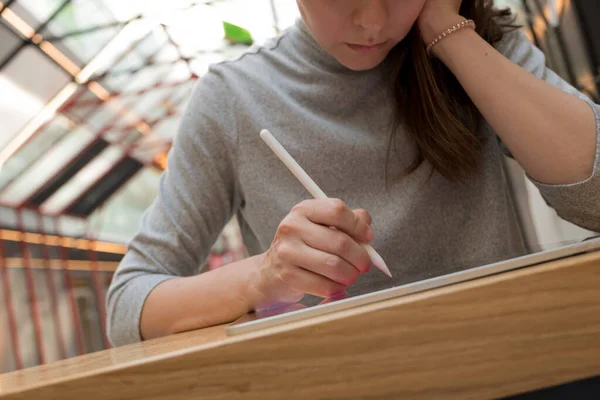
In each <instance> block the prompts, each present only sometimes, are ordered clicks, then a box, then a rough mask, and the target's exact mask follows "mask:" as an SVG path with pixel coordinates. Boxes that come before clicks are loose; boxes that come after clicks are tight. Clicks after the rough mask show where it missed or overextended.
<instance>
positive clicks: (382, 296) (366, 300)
mask: <svg viewBox="0 0 600 400" xmlns="http://www.w3.org/2000/svg"><path fill="white" fill-rule="evenodd" d="M598 250H600V237H593V238H589V239H587V240H584V241H582V242H577V243H574V244H570V245H567V246H563V247H559V248H556V249H551V250H545V251H540V252H537V253H533V254H528V255H525V256H521V257H517V258H511V259H509V260H505V261H500V262H496V263H493V264H487V265H483V266H480V267H475V268H471V269H467V270H464V271H459V272H454V273H451V274H447V275H441V276H437V277H434V278H431V279H426V280H422V281H418V282H413V283H409V284H406V285H402V286H397V287H393V288H390V289H384V290H380V291H376V292H372V293H367V294H362V295H358V296H354V297H350V298H340V299H327V300H325V301H324V302H323V303H321V304H319V305H315V306H312V307H306V306H303V305H300V304H290V305H287V306H285V307H280V308H277V309H271V310H266V311H259V312H256V313H251V314H247V315H244V316H242V317H241V318H239V319H238V320H236V321H235V322H233V323H232V324H231V325H229V326H228V327H227V328H226V332H227V334H228V335H230V336H234V335H239V334H242V333H249V332H254V331H257V330H259V329H265V328H270V327H274V326H278V325H282V324H286V323H290V322H295V321H300V320H304V319H307V318H313V317H317V316H321V315H325V314H328V313H332V312H336V311H341V310H347V309H350V308H353V307H359V306H364V305H366V304H372V303H377V302H380V301H383V300H389V299H393V298H398V297H402V296H407V295H410V294H415V293H419V292H423V291H426V290H431V289H435V288H440V287H444V286H448V285H453V284H456V283H460V282H466V281H470V280H473V279H478V278H482V277H486V276H491V275H496V274H500V273H503V272H507V271H513V270H517V269H522V268H527V267H531V266H534V265H538V264H541V263H545V262H548V261H554V260H558V259H561V258H567V257H571V256H575V255H578V254H583V253H588V252H593V251H598Z"/></svg>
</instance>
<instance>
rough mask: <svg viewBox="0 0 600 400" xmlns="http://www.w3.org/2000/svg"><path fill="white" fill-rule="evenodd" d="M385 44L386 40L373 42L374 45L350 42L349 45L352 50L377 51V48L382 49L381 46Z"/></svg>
mask: <svg viewBox="0 0 600 400" xmlns="http://www.w3.org/2000/svg"><path fill="white" fill-rule="evenodd" d="M384 45H385V42H381V43H376V44H373V45H362V44H353V43H348V47H350V48H351V49H352V50H355V51H360V52H372V51H377V50H380V49H381V48H383V46H384Z"/></svg>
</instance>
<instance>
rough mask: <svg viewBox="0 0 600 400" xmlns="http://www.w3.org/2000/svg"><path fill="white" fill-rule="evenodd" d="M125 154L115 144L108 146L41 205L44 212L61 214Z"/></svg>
mask: <svg viewBox="0 0 600 400" xmlns="http://www.w3.org/2000/svg"><path fill="white" fill-rule="evenodd" d="M124 155H125V152H124V151H123V150H122V149H120V148H118V147H114V146H110V147H108V148H107V149H106V150H104V151H103V152H102V153H100V155H98V157H96V158H94V159H93V160H92V161H91V162H90V163H89V164H87V165H86V166H85V167H84V168H82V169H81V170H80V171H79V172H78V173H77V174H76V175H75V176H74V177H73V178H72V179H71V180H70V181H69V182H67V183H66V184H65V185H63V186H62V187H61V188H60V189H59V190H58V191H57V192H56V193H54V194H53V195H52V196H51V197H50V198H49V199H48V200H47V201H46V202H45V203H44V204H43V205H42V207H41V211H42V212H43V213H44V214H50V215H54V214H59V213H61V212H62V211H64V210H65V209H66V208H67V207H69V205H70V204H71V203H72V202H74V201H75V200H76V199H77V198H78V197H79V196H80V195H82V194H83V193H84V192H85V191H86V190H87V189H89V188H90V187H91V186H92V185H94V184H95V183H96V182H98V180H100V179H101V178H102V176H104V175H105V174H106V173H107V172H108V171H110V169H111V168H112V167H113V166H114V165H115V164H116V163H117V162H118V161H119V160H120V159H121V158H122V157H123V156H124Z"/></svg>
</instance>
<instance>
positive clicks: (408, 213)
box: [108, 0, 600, 345]
mask: <svg viewBox="0 0 600 400" xmlns="http://www.w3.org/2000/svg"><path fill="white" fill-rule="evenodd" d="M298 6H299V9H300V12H301V15H302V18H301V20H299V21H298V23H297V24H296V25H295V26H294V27H292V28H291V29H289V30H288V31H286V32H285V33H283V34H282V35H281V36H279V37H277V38H275V39H274V40H272V41H271V42H269V43H268V44H267V45H265V46H263V47H262V48H260V49H257V50H254V51H251V52H248V53H247V54H245V55H244V56H242V57H240V58H239V59H237V60H234V61H230V62H224V63H220V64H218V65H215V66H213V67H212V68H211V70H210V72H209V73H208V74H207V75H206V76H204V77H203V78H202V79H201V81H200V83H199V85H198V87H197V88H196V90H195V92H194V94H193V96H192V99H191V102H190V104H189V107H188V110H187V112H186V114H185V116H184V118H183V121H182V124H181V129H180V131H179V133H178V136H177V138H176V141H175V143H174V148H173V150H172V152H171V155H170V157H169V166H168V169H167V171H166V172H165V174H164V176H163V178H162V180H161V185H160V192H159V195H158V198H157V199H156V201H155V202H154V204H153V206H152V207H151V208H150V210H149V211H148V213H147V214H146V216H145V218H144V219H143V223H142V226H141V230H140V232H139V234H138V235H136V237H135V238H134V240H133V241H132V242H131V245H130V247H129V250H128V252H127V254H126V255H125V257H124V259H123V261H122V264H121V265H120V267H119V269H118V271H117V272H116V274H115V277H114V281H113V283H112V286H111V288H110V291H109V295H108V308H109V335H110V338H111V340H112V341H113V343H114V344H115V345H122V344H126V343H131V342H136V341H139V340H144V339H147V338H154V337H158V336H163V335H167V334H171V333H175V332H181V331H186V330H191V329H195V328H200V327H205V326H208V325H213V324H218V323H224V322H228V321H231V320H233V319H235V318H236V317H238V316H240V315H242V314H244V313H246V312H248V311H251V310H254V309H256V308H259V307H268V306H270V305H272V304H276V303H281V302H284V303H285V302H295V301H299V300H300V299H302V298H303V297H304V296H305V295H308V296H306V299H305V301H313V300H314V299H318V298H323V297H328V296H331V295H335V294H337V293H341V292H344V291H346V292H348V293H364V292H368V291H373V290H377V289H380V288H384V287H389V286H390V285H393V284H394V285H397V284H401V283H406V282H411V281H416V280H419V279H424V278H428V277H431V276H435V275H441V274H446V273H449V272H453V271H456V270H461V269H466V268H471V267H475V266H478V265H481V264H485V263H490V262H494V261H498V260H502V259H507V258H510V257H515V256H518V255H521V254H523V252H524V246H523V241H522V238H521V235H520V232H519V229H518V225H517V219H516V216H515V211H514V209H513V205H512V204H511V202H510V197H509V196H508V195H507V191H506V183H505V180H504V175H503V170H502V158H503V157H504V155H509V156H511V157H514V158H515V159H516V160H517V161H518V162H519V163H520V165H521V166H523V168H524V169H525V171H526V172H527V174H528V176H529V177H530V179H531V180H532V181H533V182H534V183H535V184H536V185H537V187H538V188H539V189H540V191H541V193H542V194H543V196H544V198H545V199H546V200H547V202H548V204H550V205H551V206H552V207H554V209H556V211H557V212H558V213H559V214H560V215H561V216H562V217H564V218H565V219H567V220H569V221H572V222H573V223H575V224H578V225H580V226H582V227H585V228H588V229H592V230H600V202H599V201H598V194H599V193H600V168H599V167H600V155H599V150H598V146H597V139H598V135H599V131H600V129H599V126H600V122H599V121H600V107H599V106H598V105H595V104H593V103H591V102H590V101H589V100H588V99H587V98H585V97H584V96H583V95H582V94H580V93H578V92H577V91H576V90H575V89H573V88H572V87H570V86H569V85H567V84H566V83H565V82H564V81H562V80H561V79H560V78H559V77H558V76H557V75H556V74H554V73H553V72H551V71H549V70H548V69H546V68H545V66H544V57H543V55H542V54H541V52H540V51H539V50H538V49H536V48H534V47H533V46H532V45H531V44H530V43H529V42H528V41H527V39H526V37H525V36H524V34H523V33H521V32H520V31H518V30H515V29H513V28H512V27H511V26H510V21H508V20H507V17H508V15H507V14H508V13H507V12H500V11H495V10H493V9H492V8H491V5H490V4H488V2H487V1H482V0H463V1H462V4H461V1H460V0H370V1H362V0H298ZM466 18H470V19H473V20H474V22H475V29H473V26H472V25H470V24H467V23H464V22H463V21H465V19H466ZM457 24H460V29H457V30H453V31H452V32H451V33H450V31H448V29H449V28H451V27H453V26H456V25H457ZM443 32H448V33H447V35H446V36H445V37H443ZM440 35H441V36H442V37H443V39H442V40H439V41H437V40H436V38H439V36H440ZM430 45H432V46H430ZM428 48H429V50H430V51H429V54H428V51H427V49H428ZM261 129H269V130H270V131H271V132H272V133H273V134H274V135H275V136H276V137H277V139H278V140H279V141H280V142H281V143H282V144H283V146H284V147H285V148H286V149H287V150H288V151H289V152H290V153H291V154H292V156H293V157H294V158H296V159H297V161H298V162H299V163H300V164H301V165H302V166H303V167H304V168H305V169H306V170H307V172H308V174H309V175H311V176H312V177H313V179H315V181H316V182H317V183H318V184H319V185H320V186H321V187H322V188H323V189H324V191H325V192H326V193H327V194H328V195H329V196H330V197H332V198H334V199H332V200H305V199H307V198H309V197H310V196H309V194H308V193H307V192H306V191H305V190H304V189H303V187H302V186H301V185H300V184H299V183H298V182H297V180H296V179H295V178H294V177H293V175H292V174H290V173H289V172H288V171H287V170H286V169H285V167H283V165H282V164H281V162H280V161H279V160H278V159H277V158H276V157H275V156H274V155H273V154H272V153H271V151H270V150H269V148H268V147H267V146H266V145H265V144H264V143H263V142H262V141H261V139H260V137H259V132H260V131H261ZM336 199H337V200H336ZM365 210H367V211H365ZM233 215H237V216H238V219H239V221H240V225H241V228H242V233H243V236H244V242H245V245H246V247H247V248H248V250H249V252H250V254H251V257H249V258H248V259H246V260H244V261H240V262H236V263H233V264H231V265H227V266H225V267H223V268H220V269H218V270H215V271H210V272H207V273H203V274H200V275H198V274H197V270H198V266H199V265H200V264H201V263H202V261H203V260H204V259H205V258H206V257H207V255H208V252H209V250H210V248H211V246H212V244H213V243H214V242H215V240H216V238H217V236H218V235H219V233H220V231H221V229H222V228H223V226H224V225H225V224H226V222H227V221H228V220H229V219H230V218H231V217H232V216H233ZM371 215H372V218H373V220H371ZM330 227H335V228H336V229H331V228H330ZM363 242H370V243H372V244H373V246H374V247H375V249H377V251H378V252H379V253H380V254H381V255H382V256H383V258H384V260H386V262H387V264H388V265H389V267H390V269H391V271H392V274H393V279H392V280H390V279H389V278H387V277H386V276H385V275H384V274H382V273H381V272H380V271H378V270H376V269H372V270H369V258H368V256H367V254H366V252H365V251H364V250H363V248H362V246H360V245H359V243H363ZM311 296H312V297H311Z"/></svg>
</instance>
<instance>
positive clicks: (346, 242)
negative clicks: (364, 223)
mask: <svg viewBox="0 0 600 400" xmlns="http://www.w3.org/2000/svg"><path fill="white" fill-rule="evenodd" d="M299 236H300V238H301V239H302V241H303V242H304V243H305V244H306V245H307V246H308V247H310V248H313V249H317V250H319V251H320V253H322V254H320V256H321V257H320V259H318V260H315V261H319V263H317V264H311V266H312V268H314V267H320V266H321V265H322V268H325V269H327V268H328V267H331V266H332V265H333V266H336V265H337V266H339V267H340V268H342V267H345V266H346V265H348V266H351V267H353V268H354V269H356V272H357V273H359V274H362V273H365V272H367V271H368V270H369V267H370V265H371V260H370V258H369V254H368V253H367V251H366V250H365V249H364V247H362V246H361V245H360V244H359V243H357V242H356V241H355V240H354V239H352V238H351V237H350V236H348V235H347V234H346V233H344V232H341V231H337V230H334V229H331V228H327V227H325V226H322V225H316V224H313V223H311V222H309V221H307V220H300V222H299ZM342 261H345V263H342ZM301 266H303V267H304V264H301ZM312 268H311V267H309V269H310V270H313V269H312ZM315 272H317V271H315ZM329 277H330V278H331V279H334V280H336V279H335V278H333V277H331V276H329Z"/></svg>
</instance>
